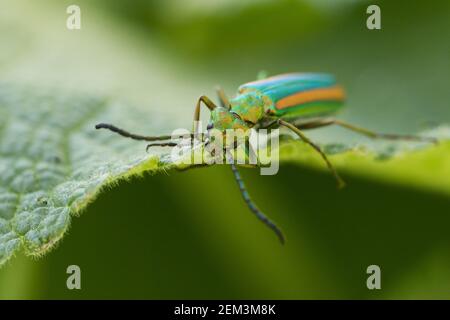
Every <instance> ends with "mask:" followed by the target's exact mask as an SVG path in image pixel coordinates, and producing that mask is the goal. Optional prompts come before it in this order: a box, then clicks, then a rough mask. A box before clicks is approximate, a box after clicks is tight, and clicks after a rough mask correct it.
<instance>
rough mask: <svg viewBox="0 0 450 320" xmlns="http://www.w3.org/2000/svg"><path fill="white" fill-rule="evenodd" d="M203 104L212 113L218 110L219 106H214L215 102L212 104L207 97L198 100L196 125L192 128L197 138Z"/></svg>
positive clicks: (195, 117) (195, 116)
mask: <svg viewBox="0 0 450 320" xmlns="http://www.w3.org/2000/svg"><path fill="white" fill-rule="evenodd" d="M202 102H203V103H204V104H205V106H206V107H207V108H208V109H209V110H210V111H212V110H214V109H215V108H217V106H216V105H215V104H214V102H212V101H211V100H210V99H209V98H208V97H207V96H201V97H200V98H199V99H198V101H197V104H196V106H195V111H194V124H193V126H192V132H193V133H194V136H195V137H197V136H198V122H199V121H200V106H201V103H202Z"/></svg>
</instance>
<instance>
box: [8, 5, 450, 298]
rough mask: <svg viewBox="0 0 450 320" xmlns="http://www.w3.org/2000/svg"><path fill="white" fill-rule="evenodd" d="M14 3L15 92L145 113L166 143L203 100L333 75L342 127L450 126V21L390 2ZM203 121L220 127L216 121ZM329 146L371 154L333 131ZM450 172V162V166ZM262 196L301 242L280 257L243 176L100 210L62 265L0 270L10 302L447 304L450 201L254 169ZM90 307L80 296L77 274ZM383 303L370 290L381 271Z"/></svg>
mask: <svg viewBox="0 0 450 320" xmlns="http://www.w3.org/2000/svg"><path fill="white" fill-rule="evenodd" d="M376 3H377V4H378V5H379V6H380V7H381V16H382V30H378V31H370V30H368V29H367V28H366V19H367V14H366V8H367V6H368V5H369V4H373V2H371V1H370V2H368V1H349V0H348V1H325V0H322V1H312V0H311V1H298V0H296V1H294V0H278V1H268V0H262V1H251V0H246V1H243V0H230V1H224V0H221V1H206V0H173V1H163V0H160V1H143V0H140V1H133V3H130V2H127V1H108V0H98V1H87V0H85V1H81V0H80V1H77V2H76V4H78V5H79V6H80V7H81V12H82V29H81V30H79V31H69V30H67V29H66V27H65V25H66V24H65V23H66V18H67V14H66V8H67V6H68V5H70V4H74V2H72V1H57V0H48V1H44V0H39V1H34V2H30V1H12V0H6V1H3V2H2V9H3V10H1V12H0V39H1V41H0V80H1V81H2V82H8V83H17V84H19V85H32V86H36V85H39V86H45V87H52V88H54V90H56V91H57V90H62V89H64V90H73V91H77V92H86V94H95V95H106V96H110V97H112V98H119V99H122V100H126V101H129V102H130V103H135V104H140V105H148V108H149V109H151V110H152V111H153V112H154V113H155V114H157V116H158V117H165V118H166V119H167V128H168V130H170V129H172V128H175V127H177V126H185V127H189V125H190V121H191V119H192V112H193V106H194V103H195V100H196V98H197V97H198V96H199V95H201V94H207V95H210V96H214V86H215V85H216V84H221V85H222V86H223V87H224V88H225V89H226V91H227V92H229V94H230V95H231V94H232V93H233V92H234V91H235V89H236V87H237V86H238V85H239V84H241V83H243V82H247V81H251V80H253V79H254V78H255V76H256V74H257V72H258V71H260V70H267V71H268V72H269V73H270V74H276V73H281V72H291V71H319V72H330V73H333V74H335V75H336V76H337V78H338V80H339V81H340V82H341V83H342V84H343V85H344V86H345V87H346V89H347V91H348V96H349V101H348V108H347V110H346V111H345V112H344V113H343V114H342V118H343V119H347V120H350V121H353V122H356V123H359V124H360V125H363V126H367V127H370V128H374V129H377V130H380V131H392V132H416V131H418V130H421V129H425V128H427V127H429V126H435V125H437V124H439V123H448V122H449V121H450V108H449V106H448V101H449V98H450V94H449V92H450V90H449V89H448V86H449V84H450V74H449V71H450V59H449V54H450V41H449V40H448V39H449V38H450V3H449V2H448V1H433V2H429V1H428V2H422V1H377V2H376ZM205 116H206V114H205ZM310 135H311V136H312V137H314V138H315V139H317V140H318V141H320V142H327V141H333V142H336V141H348V142H359V141H364V143H366V140H364V139H363V138H361V137H359V136H354V135H351V134H348V133H346V132H345V131H342V130H339V129H335V128H331V129H324V130H318V131H316V132H313V133H311V134H310ZM449 161H450V160H449ZM242 174H243V176H244V178H245V180H246V182H247V185H248V187H249V190H250V193H251V194H252V195H253V198H254V199H255V200H256V202H257V203H258V204H259V206H260V207H261V208H262V209H263V210H264V211H265V212H267V213H268V214H269V215H270V216H271V217H272V218H273V219H274V220H275V221H277V222H278V224H279V225H280V226H282V227H283V229H284V231H285V233H286V235H287V237H288V242H287V244H286V245H285V246H284V247H282V246H280V245H279V244H278V242H277V241H276V239H275V237H274V236H273V234H271V233H270V232H269V231H268V230H266V228H264V226H262V225H261V224H260V223H259V222H258V221H256V220H255V218H254V217H253V216H252V215H251V214H250V213H249V212H248V210H247V208H246V207H245V205H244V203H243V202H242V200H241V198H240V195H239V192H238V189H237V187H236V185H235V182H234V181H233V177H232V174H231V171H230V170H229V168H227V167H224V166H216V167H211V168H206V169H198V170H191V171H187V172H180V173H179V172H170V173H169V174H168V175H163V174H160V175H156V176H146V177H145V178H141V179H138V178H136V179H133V180H132V181H130V182H126V183H125V182H124V183H121V184H120V185H119V186H117V187H115V188H114V189H112V190H109V191H108V192H105V193H103V194H102V195H101V196H100V197H99V199H98V200H97V201H96V202H95V203H93V204H92V205H91V206H89V208H88V209H87V210H86V212H84V213H83V215H82V216H81V217H79V218H74V219H73V223H72V227H71V228H70V230H69V232H68V234H67V235H66V236H65V238H64V239H63V240H62V241H61V242H60V244H59V245H58V246H57V247H56V248H55V249H54V250H53V251H52V252H50V253H49V254H48V255H47V256H45V257H44V258H41V259H38V260H36V259H32V258H29V257H24V256H21V255H19V256H16V257H15V258H14V259H12V260H11V261H10V262H9V263H8V264H7V265H6V266H5V267H4V268H2V269H1V270H0V298H39V299H44V298H57V299H72V298H76V299H79V298H150V299H164V298H180V299H187V298H191V299H192V298H247V299H258V298H262V299H280V298H285V299H299V298H307V299H310V298H338V299H340V298H449V297H450V252H449V250H448V248H449V242H450V233H449V232H448V226H449V225H450V216H449V215H448V213H449V211H450V210H449V209H450V199H449V198H448V196H445V195H442V194H434V193H431V192H429V193H427V192H425V191H423V190H422V191H419V190H417V189H415V188H407V187H397V186H393V185H386V184H383V183H381V182H377V181H373V180H365V179H362V178H358V177H352V176H345V178H346V180H347V182H348V187H347V188H346V189H345V190H343V191H337V190H336V189H335V186H334V182H333V180H332V178H331V177H330V176H329V175H328V174H327V173H322V172H316V171H312V170H310V169H306V168H303V167H300V166H295V165H284V166H282V167H281V170H280V172H279V174H278V175H275V176H260V175H259V171H257V170H249V169H243V170H242ZM71 264H76V265H79V266H80V267H81V270H82V290H80V291H76V290H75V291H69V290H67V288H66V278H67V274H66V272H65V271H66V268H67V266H68V265H71ZM371 264H377V265H379V266H380V267H381V270H382V290H379V291H369V290H367V288H366V278H367V274H366V268H367V266H369V265H371Z"/></svg>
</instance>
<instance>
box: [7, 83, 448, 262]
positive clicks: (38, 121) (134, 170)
mask: <svg viewBox="0 0 450 320" xmlns="http://www.w3.org/2000/svg"><path fill="white" fill-rule="evenodd" d="M97 122H112V123H116V124H118V125H120V126H123V127H125V128H129V129H130V130H133V131H136V132H142V133H146V134H152V133H160V134H161V133H168V132H167V130H168V128H167V127H166V123H169V122H168V121H166V119H162V118H161V117H155V115H154V114H152V115H151V114H150V112H148V111H147V112H146V111H145V110H141V109H140V108H138V107H131V106H128V105H127V106H125V105H123V104H121V103H118V102H114V101H108V100H107V99H100V98H92V97H86V96H82V95H64V94H60V93H58V94H55V93H54V92H51V91H49V92H42V90H32V89H18V88H17V87H15V86H9V85H1V86H0V264H3V263H4V262H5V261H7V260H8V259H9V258H10V257H11V256H12V255H13V254H14V253H15V252H16V251H17V250H19V249H20V248H22V249H24V250H25V252H26V253H27V254H29V255H34V256H36V255H41V254H43V253H45V252H46V251H47V250H49V249H50V248H51V247H52V246H53V245H54V244H55V243H56V242H57V241H58V240H59V239H61V237H62V236H63V235H64V233H65V232H66V230H67V229H68V227H69V225H70V220H71V217H73V216H76V215H78V214H79V213H80V211H81V210H82V209H83V208H85V207H86V205H87V204H88V203H90V202H91V201H93V200H94V199H95V197H96V195H97V194H98V193H99V191H100V190H101V188H104V187H105V186H109V185H111V184H113V183H115V182H116V181H117V180H118V179H124V178H127V177H129V176H132V175H140V174H142V173H143V172H156V171H157V170H165V169H169V168H171V167H172V166H174V164H171V163H170V162H168V161H167V160H165V161H162V159H163V158H162V157H160V156H158V155H156V154H154V155H151V154H147V153H146V152H145V148H144V145H145V144H143V143H136V142H132V141H130V140H127V139H121V138H119V137H118V136H116V135H114V134H111V133H109V132H103V131H102V132H100V131H96V130H95V129H94V125H95V123H97ZM169 129H170V128H169ZM439 130H440V131H439V132H438V131H436V132H434V133H433V135H437V136H442V137H448V136H449V134H448V129H447V128H445V127H442V128H440V129H439ZM169 133H170V132H169ZM405 146H407V147H408V148H407V149H410V150H409V151H408V150H407V149H405ZM411 146H412V147H411ZM421 146H423V145H420V144H419V145H412V144H389V145H388V147H387V148H380V147H378V148H369V149H368V148H365V149H364V148H361V147H358V148H351V147H349V146H338V145H329V146H325V148H326V150H327V151H328V153H329V154H332V155H331V159H332V161H333V162H334V163H335V164H336V165H337V167H338V168H339V169H340V170H342V171H343V172H345V173H357V174H360V175H365V176H367V177H371V178H373V177H376V178H379V177H381V178H383V179H384V180H388V181H396V182H400V183H406V184H411V183H412V184H415V185H417V186H418V187H429V188H432V189H435V190H439V191H441V192H445V193H447V194H450V163H449V161H448V159H449V154H450V143H449V142H443V143H441V144H440V145H439V146H437V147H433V146H428V147H427V148H420V147H421ZM368 150H371V151H368ZM386 150H387V151H386ZM164 159H167V157H166V158H164ZM281 159H282V160H287V161H294V162H296V163H300V164H303V165H308V166H315V167H318V168H324V165H323V163H322V162H321V160H320V157H319V156H318V155H317V154H315V153H314V152H313V151H312V149H311V148H309V147H308V146H306V145H304V144H302V143H301V142H298V141H287V142H285V143H283V144H282V147H281Z"/></svg>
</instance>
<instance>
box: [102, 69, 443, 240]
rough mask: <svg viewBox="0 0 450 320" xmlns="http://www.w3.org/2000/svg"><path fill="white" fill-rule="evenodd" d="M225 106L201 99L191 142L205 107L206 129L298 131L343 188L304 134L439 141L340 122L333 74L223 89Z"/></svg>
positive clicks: (270, 224) (341, 99)
mask: <svg viewBox="0 0 450 320" xmlns="http://www.w3.org/2000/svg"><path fill="white" fill-rule="evenodd" d="M217 94H218V98H219V101H220V105H219V106H217V105H216V104H215V103H214V102H212V100H211V99H210V98H208V97H207V96H201V97H200V98H199V99H198V101H197V104H196V106H195V111H194V126H193V132H192V133H191V139H195V138H196V137H197V136H198V122H199V121H200V109H201V106H202V104H204V105H205V106H206V107H207V108H208V109H209V110H210V112H211V116H210V120H209V124H208V127H207V130H208V131H209V130H212V129H216V130H221V131H222V132H225V131H226V130H230V129H234V130H236V129H240V130H244V131H248V130H250V129H255V130H258V129H268V128H269V129H270V128H279V127H285V128H287V129H289V130H291V131H293V132H294V133H295V134H296V135H297V136H298V137H299V138H300V139H301V140H302V141H304V142H305V143H306V144H308V145H310V146H311V147H312V148H313V149H314V150H315V151H316V152H317V153H319V154H320V156H321V157H322V159H323V160H324V162H325V163H326V165H327V166H328V168H329V170H330V171H331V173H332V174H333V176H334V178H335V179H336V181H337V184H338V188H341V187H343V186H344V185H345V183H344V181H343V180H342V178H341V177H340V176H339V174H338V173H337V171H336V170H335V168H334V167H333V164H332V163H331V162H330V161H329V160H328V157H327V156H326V154H325V153H324V152H323V151H322V149H321V148H320V147H319V146H318V145H317V144H316V143H314V142H313V141H311V140H310V139H309V138H308V137H307V136H306V135H305V134H304V133H303V131H304V130H309V129H314V128H319V127H324V126H328V125H338V126H341V127H343V128H345V129H349V130H351V131H354V132H356V133H360V134H363V135H365V136H367V137H369V138H383V139H391V140H400V139H401V140H411V141H414V140H415V141H427V142H434V143H435V142H436V140H435V139H433V138H428V137H419V136H413V135H397V134H383V133H377V132H374V131H371V130H368V129H365V128H362V127H359V126H355V125H353V124H350V123H347V122H344V121H341V120H338V119H336V118H334V115H335V114H336V113H337V112H338V111H339V110H340V109H341V108H342V106H343V104H344V100H345V93H344V89H343V88H342V87H341V86H340V85H338V84H337V83H336V80H335V78H334V76H332V75H330V74H325V73H287V74H281V75H276V76H272V77H268V78H265V79H259V80H256V81H253V82H248V83H245V84H243V85H241V86H240V87H239V89H238V93H237V95H236V96H235V97H234V98H232V99H228V98H227V96H226V95H225V93H224V91H223V90H222V89H221V88H218V89H217ZM95 128H96V129H108V130H111V131H113V132H116V133H118V134H120V135H122V136H124V137H128V138H131V139H135V140H144V141H152V142H154V141H167V140H170V139H171V136H170V135H163V136H142V135H137V134H133V133H130V132H128V131H126V130H123V129H120V128H118V127H116V126H114V125H111V124H107V123H100V124H97V125H96V127H95ZM176 145H177V143H175V142H173V141H169V142H162V143H160V142H157V143H152V144H149V145H148V146H147V148H149V147H154V146H176ZM230 164H231V169H232V171H233V173H234V177H235V179H236V181H237V184H238V186H239V189H240V192H241V194H242V197H243V199H244V201H245V202H246V204H247V206H248V207H249V209H250V210H251V211H252V212H253V213H254V214H255V215H256V217H257V218H258V219H259V220H261V221H262V222H263V223H264V224H265V225H267V226H268V227H269V228H270V229H272V230H273V231H274V232H275V233H276V235H277V236H278V238H279V240H280V242H281V243H284V242H285V237H284V235H283V233H282V231H281V230H280V228H279V227H278V226H277V225H276V224H275V223H274V222H273V221H272V220H270V219H269V218H268V217H267V216H266V215H264V213H262V211H261V210H260V209H259V208H258V207H257V206H256V205H255V203H254V202H253V201H252V199H251V198H250V196H249V194H248V192H247V189H246V187H245V185H244V182H243V180H242V178H241V176H240V174H239V171H238V169H237V167H236V165H235V164H234V163H233V161H230Z"/></svg>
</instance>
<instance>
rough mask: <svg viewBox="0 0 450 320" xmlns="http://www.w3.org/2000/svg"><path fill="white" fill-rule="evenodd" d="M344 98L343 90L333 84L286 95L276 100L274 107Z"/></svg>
mask: <svg viewBox="0 0 450 320" xmlns="http://www.w3.org/2000/svg"><path fill="white" fill-rule="evenodd" d="M344 98H345V94H344V90H343V89H342V88H341V87H340V86H334V87H330V88H323V89H313V90H309V91H303V92H299V93H295V94H293V95H290V96H287V97H286V98H283V99H280V100H278V102H277V103H276V105H275V107H276V108H277V109H284V108H289V107H292V106H296V105H299V104H302V103H308V102H313V101H328V100H338V101H342V100H344Z"/></svg>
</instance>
